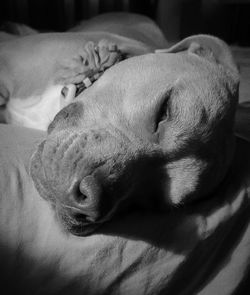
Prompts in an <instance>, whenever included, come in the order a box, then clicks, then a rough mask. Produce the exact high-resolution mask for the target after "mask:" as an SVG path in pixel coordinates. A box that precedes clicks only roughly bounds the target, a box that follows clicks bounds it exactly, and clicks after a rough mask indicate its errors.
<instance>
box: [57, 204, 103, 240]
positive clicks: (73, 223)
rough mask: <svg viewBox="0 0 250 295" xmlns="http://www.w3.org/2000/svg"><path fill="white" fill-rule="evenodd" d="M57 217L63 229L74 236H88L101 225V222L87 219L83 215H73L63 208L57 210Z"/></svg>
mask: <svg viewBox="0 0 250 295" xmlns="http://www.w3.org/2000/svg"><path fill="white" fill-rule="evenodd" d="M57 217H58V219H59V220H58V221H59V223H60V224H61V225H62V227H63V229H64V230H65V231H66V232H68V233H71V234H72V235H75V236H82V237H85V236H89V235H91V234H93V233H94V232H95V231H96V230H97V228H99V227H100V226H101V223H94V222H90V221H87V220H86V217H85V216H84V215H81V214H78V215H75V216H74V215H71V214H67V213H66V212H65V210H62V211H61V210H57Z"/></svg>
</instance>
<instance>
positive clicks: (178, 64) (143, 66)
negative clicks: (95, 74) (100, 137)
mask: <svg viewBox="0 0 250 295" xmlns="http://www.w3.org/2000/svg"><path fill="white" fill-rule="evenodd" d="M214 70H215V69H214V67H213V65H212V64H210V63H208V62H206V61H203V60H202V59H200V58H197V57H192V56H189V55H187V54H166V53H158V54H146V55H142V56H136V57H133V58H129V59H127V60H125V61H122V62H120V63H118V64H117V65H115V66H113V67H111V68H110V69H109V70H107V71H106V73H105V75H104V76H105V79H103V80H102V82H103V86H105V85H106V84H109V83H112V85H113V87H116V86H117V87H119V89H124V90H126V91H127V90H129V89H134V88H135V84H136V88H140V85H141V87H142V88H143V89H144V91H150V89H154V91H155V88H157V86H159V87H160V86H161V88H162V85H163V84H164V85H166V87H167V86H168V85H173V84H174V83H175V82H178V81H181V80H182V81H188V80H194V79H199V80H202V79H204V80H206V82H207V83H208V82H209V80H211V81H212V80H214V74H216V71H214ZM100 85H101V83H100ZM152 86H153V87H152ZM141 90H142V89H140V91H141Z"/></svg>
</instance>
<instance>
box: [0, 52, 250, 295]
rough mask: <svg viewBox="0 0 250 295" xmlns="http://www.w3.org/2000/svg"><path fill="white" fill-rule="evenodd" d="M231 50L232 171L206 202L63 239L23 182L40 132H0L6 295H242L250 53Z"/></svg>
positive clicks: (249, 186)
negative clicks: (237, 76)
mask: <svg viewBox="0 0 250 295" xmlns="http://www.w3.org/2000/svg"><path fill="white" fill-rule="evenodd" d="M232 49H233V52H234V54H235V57H236V60H237V61H238V64H239V66H240V70H241V86H240V105H239V107H238V111H237V115H236V124H235V135H236V136H237V148H236V152H235V156H234V159H233V163H232V165H231V167H230V170H229V171H228V173H227V176H226V178H225V179H224V181H223V182H222V184H221V185H220V186H219V187H218V189H217V190H216V192H215V193H214V194H213V195H211V196H210V197H209V198H208V199H206V200H203V201H201V202H197V203H195V204H193V205H190V206H187V207H183V208H179V209H177V210H173V211H171V212H169V214H167V215H161V214H153V213H152V214H146V213H144V214H142V213H140V212H138V213H133V214H128V215H126V216H125V217H123V218H120V219H119V218H118V219H116V220H112V221H111V222H109V223H107V224H106V225H104V226H102V227H101V228H100V229H99V231H98V232H97V233H95V234H93V235H91V236H88V237H76V236H73V235H65V233H63V232H62V231H61V230H60V228H59V227H58V225H57V224H56V222H55V220H54V218H53V215H47V214H46V213H45V214H44V215H40V216H37V215H36V214H34V212H36V207H37V206H41V207H42V208H44V212H47V211H46V210H47V207H46V206H47V204H46V202H45V201H44V200H42V199H41V198H40V197H39V196H38V194H37V192H36V190H35V188H34V186H33V183H32V181H31V179H30V177H29V159H30V157H31V155H32V152H33V151H34V149H35V147H36V145H37V144H38V142H39V141H41V139H42V138H43V137H44V136H45V133H44V132H42V131H37V130H32V129H28V128H22V127H14V126H9V125H4V124H2V125H0V194H1V198H2V199H5V200H8V202H7V201H5V202H4V203H3V204H9V205H7V206H4V207H3V206H1V208H0V211H1V214H0V221H1V222H0V261H1V264H0V278H1V279H0V280H1V287H0V288H2V290H4V294H16V293H17V292H18V293H20V294H138V295H140V294H174V295H176V294H247V291H246V290H250V276H249V274H250V200H249V199H250V96H249V95H250V86H249V85H250V49H242V48H240V47H233V48H232ZM27 195H30V196H32V197H31V200H29V203H28V204H27V199H26V196H27ZM17 198H18V199H19V201H17ZM27 216H28V218H27ZM37 221H39V222H37Z"/></svg>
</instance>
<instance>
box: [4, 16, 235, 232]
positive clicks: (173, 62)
mask: <svg viewBox="0 0 250 295" xmlns="http://www.w3.org/2000/svg"><path fill="white" fill-rule="evenodd" d="M118 18H119V20H120V26H119V25H117V26H114V24H117V23H118V21H117V18H115V17H114V21H110V19H109V18H105V17H104V18H102V17H101V18H100V21H99V20H98V19H97V20H96V22H94V23H91V22H90V24H89V26H88V25H86V24H85V25H84V30H89V32H88V33H87V32H84V33H65V34H40V35H39V34H38V35H33V36H28V37H25V38H20V39H17V40H14V41H11V42H12V43H8V44H7V45H6V47H4V46H3V47H2V49H1V52H0V58H1V63H2V67H1V69H2V75H3V76H1V77H3V78H1V83H2V84H1V86H2V88H1V89H2V91H1V93H2V96H3V97H8V96H9V97H10V101H9V102H8V104H7V108H8V111H9V114H10V120H12V121H16V123H18V119H20V117H21V116H20V114H24V117H23V119H24V120H23V121H22V122H19V123H21V124H23V125H26V126H29V127H35V126H36V124H38V125H37V126H39V128H41V127H42V128H41V129H44V128H46V127H47V125H48V124H49V123H50V122H51V121H52V120H53V118H54V115H55V114H56V113H57V112H58V111H59V110H60V109H61V108H62V107H63V106H66V107H65V108H63V109H62V110H61V111H60V112H59V113H58V114H57V115H56V117H55V118H54V120H53V121H52V123H51V124H50V125H49V127H48V137H47V139H46V140H45V141H43V142H42V143H41V144H40V145H39V147H38V150H37V152H36V153H35V154H34V156H33V158H32V163H31V175H32V177H33V181H34V183H35V185H36V188H37V190H38V191H39V193H40V195H41V196H42V197H43V198H44V199H46V200H48V201H49V202H51V203H52V205H53V208H54V209H55V210H56V213H57V214H56V216H57V217H58V219H59V221H60V223H62V224H63V226H64V228H66V229H67V230H69V231H70V232H72V233H74V234H80V235H82V234H83V235H84V234H88V233H90V232H91V231H92V230H93V229H95V228H96V227H98V226H99V225H100V224H102V223H103V222H105V221H107V220H109V219H110V218H111V217H112V216H113V215H114V214H115V213H117V212H118V211H119V210H123V209H124V208H125V207H127V206H130V207H131V206H132V207H133V206H135V207H139V208H140V209H142V208H144V209H145V208H146V209H149V210H151V209H152V208H163V210H164V209H165V208H167V207H168V206H176V205H180V204H182V203H184V204H185V203H186V202H190V201H192V200H193V199H196V198H201V197H204V196H207V195H208V194H209V193H211V192H212V191H213V190H214V189H215V187H216V186H217V185H218V184H219V183H220V182H221V180H222V179H223V177H224V175H225V173H226V171H227V169H228V166H229V164H230V161H231V157H232V154H233V148H234V138H233V119H234V112H235V106H236V103H237V94H238V93H237V90H238V72H237V68H236V66H235V64H234V62H233V59H232V56H231V53H230V50H229V49H228V47H227V45H226V44H225V43H224V42H222V41H221V40H219V39H217V38H214V37H211V36H204V35H200V36H194V37H190V38H187V39H185V40H184V41H182V42H180V43H179V44H177V45H175V46H173V47H172V48H170V49H168V50H162V51H160V52H159V51H158V52H156V53H153V52H154V51H155V49H159V48H164V46H167V45H166V44H167V43H166V41H165V40H164V38H163V36H162V34H161V32H160V31H159V30H158V29H157V27H156V26H155V25H154V24H153V23H152V22H150V21H148V22H146V30H148V29H149V28H151V30H150V32H151V34H149V36H147V34H145V31H144V30H145V27H144V28H142V27H140V26H139V23H140V21H141V22H142V23H143V21H144V18H142V19H140V17H139V18H137V17H134V16H133V17H132V18H131V19H130V21H129V23H130V24H132V25H131V26H130V27H128V29H125V27H124V26H125V24H126V19H127V18H126V17H125V18H121V17H118ZM133 19H134V20H135V23H134V24H133V21H132V20H133ZM95 24H96V25H95ZM127 24H128V23H127ZM100 28H102V29H103V31H102V32H101V31H100ZM111 28H114V29H113V30H114V31H112V29H111ZM78 29H79V28H78ZM80 29H82V28H81V27H80ZM119 32H120V35H118V33H119ZM132 36H135V38H136V39H133V38H132ZM103 38H104V39H106V41H105V43H104V45H99V41H100V39H103ZM138 40H139V41H138ZM89 41H92V42H94V44H95V45H93V44H92V43H90V45H89V43H88V42H89ZM10 44H11V47H12V48H13V49H12V50H10V49H9V48H10V47H9V46H10ZM95 46H97V47H98V49H96V48H95ZM17 48H18V49H19V51H20V49H21V51H20V52H18V50H17ZM110 48H111V50H110ZM114 48H118V50H119V51H121V52H123V53H125V54H126V56H127V57H131V58H128V59H127V60H125V61H122V62H119V63H117V64H116V65H114V66H112V67H110V69H107V70H106V71H105V73H104V74H103V75H102V76H101V77H100V78H99V79H98V80H97V81H96V82H95V83H94V85H93V86H91V87H89V88H88V89H86V90H85V91H84V92H83V93H81V94H80V95H79V96H78V97H77V98H75V95H74V93H75V89H74V87H75V86H74V85H75V84H77V83H79V82H80V81H81V80H83V79H84V78H86V72H88V69H91V70H93V68H95V69H96V68H98V67H99V66H100V65H99V64H98V66H97V63H98V62H96V60H101V61H102V59H103V60H105V61H106V60H109V58H110V57H111V59H112V63H113V64H115V63H116V61H117V60H116V59H115V58H113V57H112V54H116V53H117V51H116V50H113V49H114ZM102 50H104V52H106V53H105V54H106V55H105V54H102ZM96 51H98V55H97V56H96V55H95V54H96ZM113 51H115V53H114V52H113ZM138 55H141V56H138ZM6 56H8V57H10V56H11V60H10V61H9V59H8V62H6V59H5V57H6ZM27 60H28V61H29V60H30V61H32V62H31V63H30V64H27ZM86 61H87V63H86ZM89 64H90V65H91V66H89ZM6 77H7V78H8V79H6ZM65 85H69V87H71V86H72V87H73V90H72V91H68V95H66V99H65V98H62V94H61V90H62V88H63V87H64V86H65ZM70 85H71V86H70ZM35 93H38V96H36V95H35ZM61 101H63V102H62V103H61V104H60V102H61ZM53 108H54V109H53ZM20 110H21V111H20ZM25 112H26V114H25ZM17 113H18V114H17ZM39 116H40V118H39ZM45 116H47V117H45ZM39 124H40V125H39Z"/></svg>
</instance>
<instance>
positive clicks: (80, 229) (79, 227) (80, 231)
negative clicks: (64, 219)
mask: <svg viewBox="0 0 250 295" xmlns="http://www.w3.org/2000/svg"><path fill="white" fill-rule="evenodd" d="M101 225H102V224H101V223H99V224H98V223H79V224H73V225H69V226H68V228H67V229H68V231H69V232H70V233H71V234H73V235H75V236H83V237H85V236H89V235H91V234H92V233H94V232H95V231H96V230H97V228H99V227H100V226H101Z"/></svg>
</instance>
